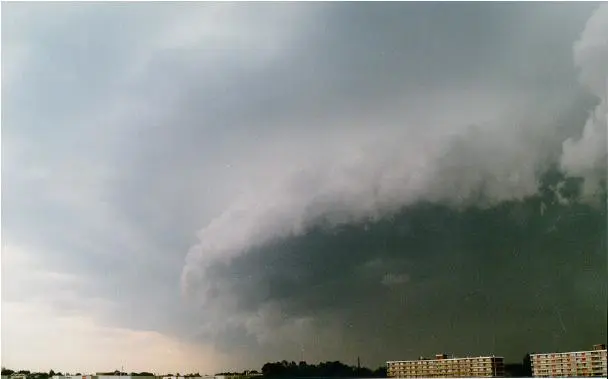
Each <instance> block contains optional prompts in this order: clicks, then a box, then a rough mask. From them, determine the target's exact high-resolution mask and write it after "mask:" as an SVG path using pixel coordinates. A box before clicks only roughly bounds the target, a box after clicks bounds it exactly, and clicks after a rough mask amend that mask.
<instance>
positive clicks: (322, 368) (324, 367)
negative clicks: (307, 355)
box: [262, 361, 386, 378]
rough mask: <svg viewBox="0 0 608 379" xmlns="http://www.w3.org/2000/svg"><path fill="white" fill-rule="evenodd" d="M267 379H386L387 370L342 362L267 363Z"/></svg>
mask: <svg viewBox="0 0 608 379" xmlns="http://www.w3.org/2000/svg"><path fill="white" fill-rule="evenodd" d="M262 375H264V377H265V378H287V377H288V378H320V377H323V378H384V377H386V368H385V367H380V368H378V369H376V370H373V371H372V370H371V369H369V368H366V367H360V368H358V367H353V366H348V365H345V364H344V363H342V362H338V361H334V362H322V363H319V364H318V365H315V364H307V363H306V362H300V363H298V364H296V363H295V362H287V361H282V362H275V363H266V364H265V365H264V366H263V367H262Z"/></svg>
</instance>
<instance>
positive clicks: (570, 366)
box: [530, 344, 608, 377]
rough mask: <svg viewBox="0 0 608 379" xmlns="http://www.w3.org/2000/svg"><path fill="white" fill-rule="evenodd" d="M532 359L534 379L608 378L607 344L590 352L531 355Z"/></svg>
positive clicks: (596, 346)
mask: <svg viewBox="0 0 608 379" xmlns="http://www.w3.org/2000/svg"><path fill="white" fill-rule="evenodd" d="M530 359H531V361H532V376H534V377H564V376H567V377H574V376H576V377H582V376H600V377H602V376H603V377H606V376H608V371H607V364H606V345H605V344H601V345H595V346H593V350H589V351H572V352H567V353H543V354H530Z"/></svg>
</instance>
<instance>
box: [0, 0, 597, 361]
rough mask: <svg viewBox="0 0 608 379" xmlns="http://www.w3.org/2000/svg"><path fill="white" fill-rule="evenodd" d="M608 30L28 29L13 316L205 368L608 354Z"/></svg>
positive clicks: (7, 106)
mask: <svg viewBox="0 0 608 379" xmlns="http://www.w3.org/2000/svg"><path fill="white" fill-rule="evenodd" d="M607 10H608V8H607V7H606V6H605V5H602V6H599V5H598V4H593V3H587V4H524V3H520V4H494V3H492V4H481V3H475V4H473V3H459V4H448V3H442V4H439V3H424V4H423V3H386V4H381V3H378V4H375V3H374V4H372V3H360V4H345V3H301V4H295V3H294V4H279V3H276V4H275V3H268V4H253V3H251V4H249V3H248V4H245V3H242V4H228V3H200V4H195V3H188V4H186V3H184V4H168V3H166V4H164V3H154V4H120V5H119V4H18V3H14V4H8V5H6V6H4V7H3V13H2V46H3V51H2V82H3V84H2V86H3V88H2V95H3V114H2V124H3V132H2V140H3V143H2V151H3V153H2V154H3V156H2V179H3V188H2V189H3V195H4V196H3V199H2V212H3V214H2V216H3V218H2V224H3V225H2V228H3V235H2V239H3V241H2V242H3V265H2V266H3V269H2V270H3V271H2V274H3V278H2V281H3V290H2V301H3V305H4V303H8V304H28V306H29V305H31V304H39V303H43V304H45V307H50V308H52V309H53V312H49V314H52V315H53V316H50V315H49V316H48V317H49V318H52V317H62V316H61V315H64V316H65V315H66V314H68V315H71V316H70V317H76V316H78V317H81V316H83V317H84V316H86V317H89V318H91V319H92V320H93V321H92V322H94V323H96V325H100V327H103V328H124V329H126V330H132V331H138V332H144V331H145V332H146V333H148V332H150V333H158V334H160V335H161V336H162V338H165V339H170V340H171V341H179V343H183V344H184V345H180V346H182V347H180V349H184V350H183V351H186V350H187V351H188V353H187V354H186V353H184V356H187V357H188V358H184V359H185V360H186V361H187V364H188V365H189V366H188V367H195V366H196V365H197V364H198V365H199V367H200V369H201V370H215V369H220V368H230V369H236V368H245V367H248V368H252V367H258V366H260V365H261V364H262V363H263V362H264V361H266V360H281V359H289V360H300V359H306V360H307V361H316V360H327V359H331V360H333V359H341V360H343V361H346V362H349V363H353V362H354V361H355V359H356V357H357V356H361V357H362V359H363V363H364V364H366V365H371V366H375V365H379V364H381V363H382V362H384V361H386V360H388V359H401V358H413V357H417V356H419V355H421V354H433V353H435V352H439V351H451V352H453V353H455V354H477V353H479V354H481V353H486V354H487V353H495V354H500V355H505V356H506V358H507V359H508V360H515V359H517V360H519V359H520V358H521V356H523V354H525V353H526V352H528V351H532V350H537V351H542V350H553V349H559V350H563V349H577V348H586V347H588V346H589V345H591V344H593V343H596V342H598V341H599V342H601V341H605V340H606V335H607V333H606V325H605V321H606V313H607V309H606V302H605V299H606V295H607V291H606V259H605V258H606V256H605V252H606V229H607V225H606V210H605V201H606V159H607V158H606V100H607V99H606V77H607V75H608V73H607V72H606V70H607V68H608V64H607V63H608V62H607V54H608V50H607V49H608V46H607V45H608V44H607V42H608V41H607V40H606V36H607V35H608V31H607V30H606V25H608V17H607V16H608V15H607V13H606V12H607ZM557 25H559V27H557ZM5 250H7V251H12V252H13V253H12V255H10V256H11V257H13V258H11V260H10V261H8V262H9V264H8V266H10V267H9V268H7V261H6V259H5V252H4V251H5ZM32 272H36V273H37V274H36V276H35V277H36V280H35V281H30V282H28V283H27V285H26V281H25V279H24V278H25V277H27V275H31V273H32ZM45 309H46V308H45ZM15 317H16V316H15ZM15 317H13V318H10V317H9V318H8V320H9V321H7V317H5V315H4V314H3V325H2V327H3V330H4V329H5V328H10V327H11V325H10V320H17V319H18V318H15ZM13 322H14V321H13ZM104 330H105V329H104ZM15 336H16V337H14V341H18V336H17V334H15ZM155 338H156V337H155ZM159 338H161V337H159ZM6 343H8V342H6ZM14 343H16V342H14ZM171 343H174V342H171ZM175 343H177V342H175ZM3 344H5V342H4V340H3ZM184 346H185V347H184ZM3 347H4V345H3ZM176 349H177V348H176ZM196 349H211V350H213V354H215V355H213V358H209V357H211V355H207V357H208V358H206V359H205V360H203V361H201V362H200V363H196V362H195V361H196V358H194V357H195V356H196V354H203V353H201V352H200V350H196ZM194 351H196V353H194ZM15 354H16V353H15ZM205 354H210V353H205ZM10 358H11V359H12V361H14V362H17V361H24V360H25V358H19V359H21V360H19V359H18V354H17V355H13V356H11V357H10ZM186 361H184V362H186ZM66 362H67V361H66ZM220 362H221V363H220ZM36 364H38V363H36ZM66 364H68V363H66ZM74 364H75V363H74ZM96 364H100V363H96ZM104 364H107V365H110V366H111V367H107V368H106V367H103V368H99V369H100V370H101V369H113V368H116V367H117V366H116V365H117V364H118V363H113V362H109V361H108V362H106V363H104ZM175 364H176V365H179V364H182V365H186V363H183V362H182V363H175ZM112 365H114V366H112ZM203 366H204V367H203ZM182 367H183V366H182ZM95 369H97V368H95ZM144 369H146V367H142V368H141V370H144ZM82 370H84V368H83V369H82ZM91 370H93V368H91Z"/></svg>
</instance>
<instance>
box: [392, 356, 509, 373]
mask: <svg viewBox="0 0 608 379" xmlns="http://www.w3.org/2000/svg"><path fill="white" fill-rule="evenodd" d="M386 369H387V370H386V374H387V376H388V377H391V378H471V377H474V378H475V377H503V376H504V359H503V357H495V356H487V357H465V358H454V357H451V356H448V355H447V354H437V355H436V356H435V358H434V359H427V358H424V357H420V358H419V359H418V360H415V361H389V362H386Z"/></svg>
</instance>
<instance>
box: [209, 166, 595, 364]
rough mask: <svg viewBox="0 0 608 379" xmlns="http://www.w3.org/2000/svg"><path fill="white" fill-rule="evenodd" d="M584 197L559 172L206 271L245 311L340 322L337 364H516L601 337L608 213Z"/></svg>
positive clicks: (328, 232) (239, 339)
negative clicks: (482, 357)
mask: <svg viewBox="0 0 608 379" xmlns="http://www.w3.org/2000/svg"><path fill="white" fill-rule="evenodd" d="M560 182H562V183H564V185H562V186H561V187H560V189H559V190H556V185H557V184H558V183H560ZM579 190H580V181H578V180H576V179H565V178H564V177H563V175H562V174H561V173H560V172H558V171H556V170H551V171H549V172H547V173H546V174H544V175H543V177H542V185H541V191H540V194H539V195H536V196H533V197H530V198H527V199H525V200H524V201H511V202H503V203H500V204H499V205H496V206H493V207H490V208H485V209H481V208H478V207H467V208H466V209H463V210H455V209H454V208H453V207H450V206H448V205H444V204H431V203H418V204H415V205H413V206H410V207H407V208H405V209H403V210H401V211H400V212H399V213H397V214H395V215H393V216H392V217H389V218H385V219H382V220H380V221H378V222H369V223H360V224H357V225H346V226H342V227H339V228H331V227H324V226H316V227H314V228H312V229H311V230H309V231H308V232H307V233H306V234H305V235H303V236H299V237H294V238H289V239H284V240H280V241H275V242H274V243H272V244H271V245H269V246H264V247H262V248H258V249H255V250H252V251H250V252H249V253H248V254H245V255H243V256H241V257H239V258H236V259H234V260H233V261H232V262H231V263H230V264H229V265H216V266H214V267H211V268H210V269H209V270H208V273H209V275H212V276H213V277H214V279H215V282H216V283H218V287H217V288H215V291H217V293H216V294H217V296H218V297H221V296H222V293H223V292H222V291H229V292H230V293H232V294H233V295H236V296H237V299H238V304H239V305H238V306H239V308H240V311H243V312H246V311H255V310H256V309H258V308H259V307H260V306H261V305H262V304H265V303H267V302H278V303H279V304H281V307H282V312H283V314H282V317H283V318H284V320H289V319H294V318H298V317H307V316H310V317H314V318H316V319H317V320H321V321H322V320H323V319H326V318H327V319H328V320H329V319H332V320H341V323H342V325H343V326H344V327H343V328H342V329H341V330H340V331H339V333H340V334H341V338H343V342H344V346H343V349H342V350H341V351H340V352H339V353H338V354H340V355H341V356H340V357H336V358H340V359H349V358H352V356H357V355H361V356H364V357H366V359H367V360H368V361H371V362H373V363H374V364H380V363H381V362H382V361H385V360H387V359H399V358H414V357H416V356H417V355H419V354H432V353H434V352H439V351H451V352H453V353H456V354H482V353H496V354H503V355H505V356H506V357H507V359H510V360H519V359H520V358H521V356H523V354H525V353H526V352H528V351H534V350H536V351H552V350H556V349H557V350H563V349H579V348H586V347H588V346H589V345H590V344H592V343H594V342H602V341H606V335H607V334H606V314H607V306H606V297H607V290H606V289H607V287H606V268H607V266H606V227H607V223H606V210H605V208H604V207H601V208H597V207H592V206H588V205H585V204H582V203H579V202H573V201H572V200H573V199H576V197H577V193H578V191H579ZM557 193H559V195H560V196H559V197H561V198H565V199H570V200H571V203H570V204H564V203H563V202H562V203H560V202H559V201H558V200H559V198H558V195H557ZM601 200H602V204H605V200H606V191H605V185H604V190H603V192H602V194H601ZM317 225H323V222H322V220H319V222H318V223H317ZM387 274H388V275H389V280H386V275H387ZM391 277H392V278H393V280H390V278H391ZM395 278H397V279H395ZM383 279H385V280H383ZM319 324H320V325H322V324H323V322H320V323H319ZM220 340H221V345H222V347H223V348H226V349H232V350H233V351H234V349H235V348H237V347H239V346H240V347H243V346H248V348H251V347H252V346H251V344H255V343H254V341H255V339H253V338H252V336H251V335H249V336H248V335H247V333H246V332H245V330H244V329H243V330H241V331H240V332H238V330H236V329H231V331H230V333H229V335H228V334H225V335H222V336H221V337H220ZM323 343H324V342H323V341H322V340H321V341H318V346H316V348H317V349H320V350H321V351H323ZM249 351H250V352H251V350H249ZM282 358H283V357H280V356H277V357H276V359H282ZM328 358H329V357H328Z"/></svg>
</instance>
